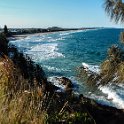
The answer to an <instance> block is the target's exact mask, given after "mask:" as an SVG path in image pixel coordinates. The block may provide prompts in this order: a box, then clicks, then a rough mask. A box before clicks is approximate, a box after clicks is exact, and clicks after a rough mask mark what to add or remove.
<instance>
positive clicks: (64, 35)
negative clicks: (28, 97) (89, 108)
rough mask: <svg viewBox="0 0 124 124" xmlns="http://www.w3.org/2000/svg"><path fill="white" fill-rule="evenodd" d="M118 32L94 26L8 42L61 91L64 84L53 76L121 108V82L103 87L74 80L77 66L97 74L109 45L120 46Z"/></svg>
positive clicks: (123, 100) (123, 96)
mask: <svg viewBox="0 0 124 124" xmlns="http://www.w3.org/2000/svg"><path fill="white" fill-rule="evenodd" d="M121 31H122V29H94V30H79V31H66V32H55V33H48V34H36V35H29V36H27V37H24V38H22V39H18V40H12V41H10V43H11V44H14V45H15V46H16V47H17V48H18V49H19V51H20V52H23V53H24V54H25V55H28V56H29V57H30V58H31V59H32V60H33V61H34V62H35V63H38V64H40V65H41V66H42V67H43V69H44V71H45V73H46V75H47V77H48V79H49V80H50V81H51V82H54V84H55V85H56V86H58V87H60V89H61V91H63V89H64V86H62V85H61V84H60V82H59V81H58V80H56V79H57V77H62V76H64V77H68V78H69V79H71V80H72V83H73V84H74V86H75V87H74V91H75V93H77V94H79V93H83V94H84V95H85V96H87V97H89V98H92V99H94V100H96V101H97V102H99V103H101V104H105V105H109V106H113V107H116V108H119V109H124V85H123V84H119V85H115V84H112V82H110V84H108V85H106V86H101V85H100V86H98V87H94V88H89V87H88V86H87V85H86V83H85V82H82V81H79V80H78V79H77V68H78V67H80V66H84V67H85V68H86V69H87V70H90V71H92V72H95V73H99V71H100V69H99V67H100V64H101V62H102V61H104V60H105V59H106V57H107V49H108V48H109V47H110V46H111V45H112V44H118V45H120V44H119V34H120V32H121Z"/></svg>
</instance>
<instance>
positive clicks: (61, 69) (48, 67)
mask: <svg viewBox="0 0 124 124" xmlns="http://www.w3.org/2000/svg"><path fill="white" fill-rule="evenodd" d="M42 67H44V68H47V69H48V70H49V71H57V72H62V71H66V72H70V71H71V70H67V69H63V68H56V67H52V66H48V65H43V66H42Z"/></svg>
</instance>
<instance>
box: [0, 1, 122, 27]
mask: <svg viewBox="0 0 124 124" xmlns="http://www.w3.org/2000/svg"><path fill="white" fill-rule="evenodd" d="M103 3H104V0H0V27H3V26H4V25H5V24H6V25H7V26H8V27H9V28H24V27H25V28H28V27H29V28H46V27H51V26H58V27H63V28H80V27H117V28H120V27H124V25H120V24H115V23H114V22H113V21H110V18H109V17H108V15H107V14H106V13H105V11H104V7H103Z"/></svg>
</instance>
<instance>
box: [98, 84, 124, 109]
mask: <svg viewBox="0 0 124 124" xmlns="http://www.w3.org/2000/svg"><path fill="white" fill-rule="evenodd" d="M99 89H100V90H101V91H102V92H103V93H104V94H106V95H107V100H110V101H111V103H112V104H113V106H114V107H117V108H119V109H124V99H123V98H121V96H119V94H117V92H116V91H115V90H113V89H112V88H111V85H110V86H108V85H107V86H101V87H99Z"/></svg>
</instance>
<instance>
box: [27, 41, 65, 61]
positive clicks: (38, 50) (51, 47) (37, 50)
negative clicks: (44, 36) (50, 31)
mask: <svg viewBox="0 0 124 124" xmlns="http://www.w3.org/2000/svg"><path fill="white" fill-rule="evenodd" d="M57 46H58V44H56V43H54V44H53V43H50V44H39V45H36V46H34V47H32V49H31V50H29V51H27V54H29V55H31V57H32V59H35V60H47V59H52V58H58V57H64V55H63V54H62V53H59V52H58V48H57Z"/></svg>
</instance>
